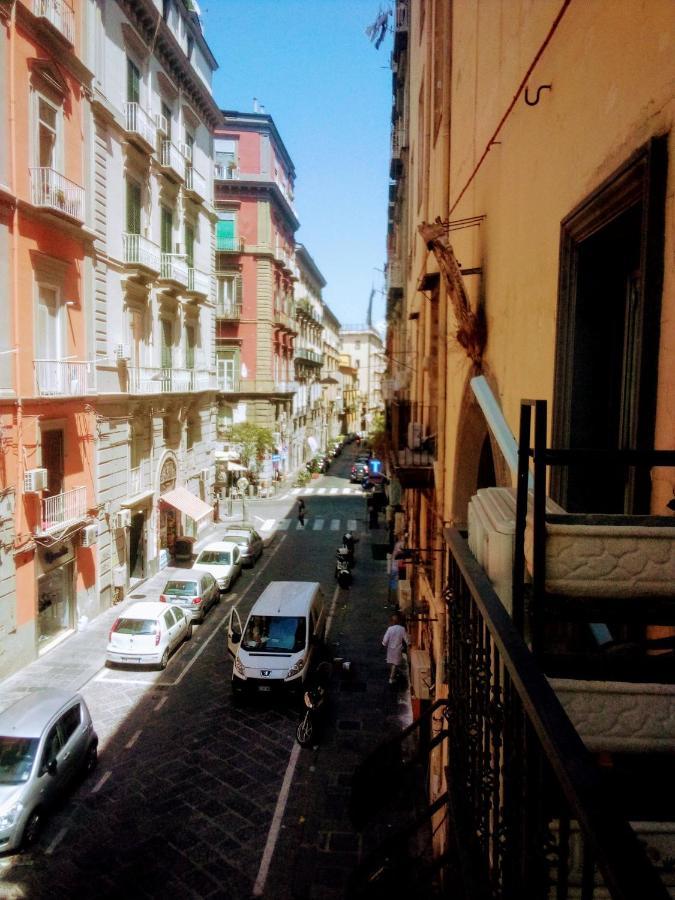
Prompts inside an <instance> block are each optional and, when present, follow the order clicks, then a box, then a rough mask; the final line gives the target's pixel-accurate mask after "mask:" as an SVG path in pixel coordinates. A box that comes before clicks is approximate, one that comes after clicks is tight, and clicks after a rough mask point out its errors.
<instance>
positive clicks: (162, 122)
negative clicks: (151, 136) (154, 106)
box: [155, 113, 169, 135]
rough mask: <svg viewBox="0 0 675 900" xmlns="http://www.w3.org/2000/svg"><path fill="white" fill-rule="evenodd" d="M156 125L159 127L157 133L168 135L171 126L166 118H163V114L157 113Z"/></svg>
mask: <svg viewBox="0 0 675 900" xmlns="http://www.w3.org/2000/svg"><path fill="white" fill-rule="evenodd" d="M155 125H156V126H157V131H159V133H160V134H164V135H166V134H168V132H169V125H168V122H167V121H166V116H163V115H162V114H161V113H155Z"/></svg>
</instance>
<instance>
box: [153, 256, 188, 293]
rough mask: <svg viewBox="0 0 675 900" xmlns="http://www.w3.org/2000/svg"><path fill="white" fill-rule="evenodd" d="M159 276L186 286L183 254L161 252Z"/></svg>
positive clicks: (186, 279)
mask: <svg viewBox="0 0 675 900" xmlns="http://www.w3.org/2000/svg"><path fill="white" fill-rule="evenodd" d="M159 277H160V279H161V280H162V281H169V282H171V283H172V284H174V285H178V286H179V287H183V288H187V285H188V266H187V262H186V261H185V256H184V255H183V254H181V253H162V254H161V268H160V276H159Z"/></svg>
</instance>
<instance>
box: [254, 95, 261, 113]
mask: <svg viewBox="0 0 675 900" xmlns="http://www.w3.org/2000/svg"><path fill="white" fill-rule="evenodd" d="M253 112H254V113H257V112H260V105H259V104H258V98H257V97H254V98H253Z"/></svg>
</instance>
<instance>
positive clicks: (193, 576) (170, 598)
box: [159, 569, 220, 622]
mask: <svg viewBox="0 0 675 900" xmlns="http://www.w3.org/2000/svg"><path fill="white" fill-rule="evenodd" d="M159 599H160V602H161V603H171V604H172V605H175V606H180V608H181V609H182V610H183V612H184V613H185V615H186V616H187V618H188V619H189V620H190V621H191V622H194V621H197V622H203V621H204V617H205V616H206V613H207V612H208V611H209V610H210V609H211V607H212V606H215V605H216V603H219V602H220V590H219V589H218V583H217V582H216V579H215V578H214V577H213V575H210V574H209V573H208V572H193V571H186V570H185V569H176V570H175V572H172V573H171V574H170V576H169V578H168V579H167V582H166V584H165V585H164V588H163V590H162V593H161V594H160V596H159Z"/></svg>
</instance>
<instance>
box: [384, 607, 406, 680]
mask: <svg viewBox="0 0 675 900" xmlns="http://www.w3.org/2000/svg"><path fill="white" fill-rule="evenodd" d="M382 646H383V647H385V648H386V650H387V665H388V666H389V684H393V683H394V682H395V681H396V676H397V675H399V674H401V673H400V672H399V666H400V665H401V664H402V663H403V651H404V650H406V649H407V648H408V636H407V634H406V633H405V628H404V627H403V625H401V617H400V615H399V614H398V613H394V614H393V616H392V617H391V625H390V626H389V628H387V630H386V631H385V633H384V637H383V638H382Z"/></svg>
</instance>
